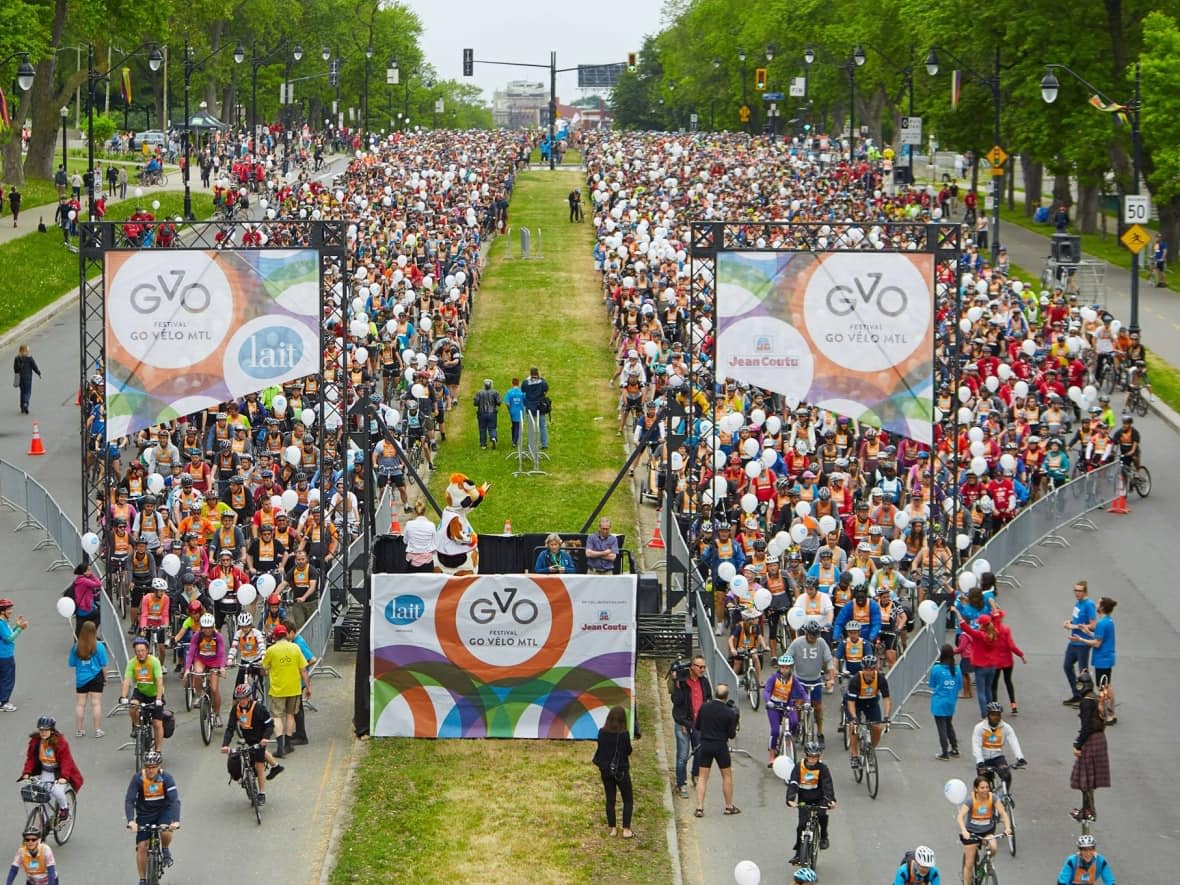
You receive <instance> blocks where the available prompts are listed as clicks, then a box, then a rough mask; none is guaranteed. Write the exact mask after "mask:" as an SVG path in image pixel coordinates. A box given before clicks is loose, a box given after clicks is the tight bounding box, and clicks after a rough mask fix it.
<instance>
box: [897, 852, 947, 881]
mask: <svg viewBox="0 0 1180 885" xmlns="http://www.w3.org/2000/svg"><path fill="white" fill-rule="evenodd" d="M908 855H909V852H907V857H906V859H905V860H904V861H902V863H901V864H900V865H899V866H898V868H897V873H896V874H894V876H893V885H913V883H916V882H921V883H922V885H942V877H940V876H939V875H938V867H936V866H935V865H934V851H933V849H930V848H927V847H926V846H925V845H919V846H918V847H917V848H915V849H914V851H913V856H912V857H910V856H908Z"/></svg>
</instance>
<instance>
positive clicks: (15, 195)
mask: <svg viewBox="0 0 1180 885" xmlns="http://www.w3.org/2000/svg"><path fill="white" fill-rule="evenodd" d="M22 199H23V197H22V196H21V192H20V190H19V189H18V188H17V186H16V185H15V184H14V185H13V186H12V190H10V191H9V192H8V205H9V207H10V208H11V209H12V226H13V227H16V223H17V222H18V221H20V204H21V200H22Z"/></svg>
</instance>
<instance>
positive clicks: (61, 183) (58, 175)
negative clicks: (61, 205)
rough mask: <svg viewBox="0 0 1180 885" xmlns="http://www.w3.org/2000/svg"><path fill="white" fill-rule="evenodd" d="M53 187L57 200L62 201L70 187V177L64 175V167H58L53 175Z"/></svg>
mask: <svg viewBox="0 0 1180 885" xmlns="http://www.w3.org/2000/svg"><path fill="white" fill-rule="evenodd" d="M53 186H54V187H56V188H57V196H58V199H61V200H64V199H65V197H66V191H67V188H69V186H70V176H69V175H68V174H66V167H65V166H64V165H62V166H58V167H57V171H56V172H54V173H53Z"/></svg>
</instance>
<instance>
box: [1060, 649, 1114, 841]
mask: <svg viewBox="0 0 1180 885" xmlns="http://www.w3.org/2000/svg"><path fill="white" fill-rule="evenodd" d="M1074 693H1075V694H1076V695H1077V697H1078V721H1079V723H1080V727H1079V728H1078V736H1077V737H1076V738H1075V739H1074V742H1073V755H1074V761H1073V771H1071V772H1070V775H1069V788H1070V789H1071V790H1079V791H1081V794H1082V807H1081V808H1075V809H1074V810H1073V811H1071V812H1070V816H1071V817H1072V818H1073V819H1074V820H1077V821H1082V820H1096V819H1097V817H1098V815H1097V812H1096V810H1095V807H1094V791H1095V790H1097V789H1101V788H1103V787H1110V756H1109V755H1108V754H1107V750H1106V731H1105V729H1106V723H1105V722H1104V721H1103V719H1102V713H1101V711H1100V710H1099V708H1098V699H1097V698H1096V697H1095V696H1094V679H1093V677H1091V676H1090V671H1089V670H1083V671H1082V672H1081V673H1079V674H1078V679H1077V682H1075V683H1074Z"/></svg>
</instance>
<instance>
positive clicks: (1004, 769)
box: [971, 701, 1028, 791]
mask: <svg viewBox="0 0 1180 885" xmlns="http://www.w3.org/2000/svg"><path fill="white" fill-rule="evenodd" d="M1003 718H1004V707H1003V705H1002V704H1000V702H999V701H992V702H991V703H989V704H988V705H987V718H986V719H982V720H980V721H979V722H978V723H977V724H976V726H975V729H974V731H972V732H971V750H972V752H973V753H974V754H975V770H976V772H977V773H979V774H981V775H985V776H988V778H989V781H990V774H989V771H995V772H997V773H998V774H999V775H1000V780H1002V781H1003V782H1004V788H1005V789H1007V790H1008V791H1011V790H1012V770H1011V769H1010V768H1009V767H1008V760H1007V759H1006V758H1005V756H1004V750H1005V748H1007V747H1011V748H1012V753H1013V755H1014V756H1015V757H1016V767H1017V768H1024V766H1025V765H1027V764H1028V763H1027V762H1025V760H1024V754H1023V753H1022V752H1021V751H1020V741H1019V740H1018V739H1017V737H1016V731H1015V730H1014V729H1013V728H1012V726H1011V725H1009V724H1008V723H1007V722H1004V721H1003Z"/></svg>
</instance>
